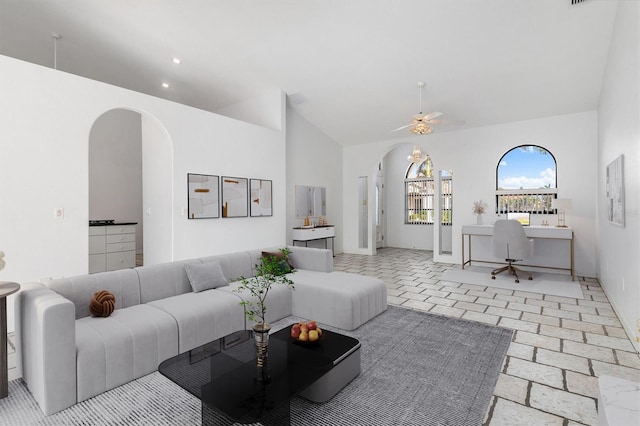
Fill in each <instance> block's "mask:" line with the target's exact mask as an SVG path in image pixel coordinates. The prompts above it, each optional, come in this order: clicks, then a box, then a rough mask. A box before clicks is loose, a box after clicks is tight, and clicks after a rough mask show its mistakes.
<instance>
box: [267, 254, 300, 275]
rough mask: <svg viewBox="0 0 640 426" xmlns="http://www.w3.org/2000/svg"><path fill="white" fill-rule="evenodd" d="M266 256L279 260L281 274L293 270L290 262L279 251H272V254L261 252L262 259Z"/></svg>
mask: <svg viewBox="0 0 640 426" xmlns="http://www.w3.org/2000/svg"><path fill="white" fill-rule="evenodd" d="M267 256H271V257H275V258H277V259H280V263H279V264H278V265H279V266H280V272H281V273H283V274H288V273H289V272H291V271H292V270H293V269H294V267H293V264H292V263H291V260H290V259H289V258H288V257H286V256H285V255H284V254H283V253H282V252H281V251H273V252H272V251H263V252H262V257H267Z"/></svg>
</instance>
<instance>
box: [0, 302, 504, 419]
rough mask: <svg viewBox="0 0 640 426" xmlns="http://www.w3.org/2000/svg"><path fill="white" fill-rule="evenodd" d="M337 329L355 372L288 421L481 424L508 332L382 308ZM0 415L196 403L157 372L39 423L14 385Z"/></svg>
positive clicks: (159, 411)
mask: <svg viewBox="0 0 640 426" xmlns="http://www.w3.org/2000/svg"><path fill="white" fill-rule="evenodd" d="M293 321H297V318H294V317H291V318H288V319H286V320H282V321H280V322H278V323H276V324H274V329H277V328H281V327H284V326H287V325H288V324H289V323H291V322H293ZM343 333H345V334H349V335H352V336H354V337H356V338H358V339H359V340H360V341H361V342H362V373H361V374H360V376H358V377H357V378H356V379H355V380H354V381H353V382H351V383H350V384H349V385H348V386H347V387H346V388H345V389H343V390H342V391H341V392H340V393H338V395H336V396H335V397H334V398H333V399H331V400H330V401H328V402H326V403H323V404H316V403H312V402H309V401H307V400H305V399H302V398H296V399H294V400H293V402H292V404H291V423H292V424H293V425H309V426H311V425H314V426H315V425H332V426H333V425H335V426H341V425H345V426H346V425H350V426H352V425H403V426H404V425H416V426H418V425H420V426H424V425H479V424H482V421H483V418H484V415H485V413H486V411H487V409H488V407H489V403H490V401H491V396H492V394H493V389H494V387H495V384H496V381H497V379H498V375H499V373H500V369H501V366H502V361H503V359H504V356H505V354H506V352H507V349H508V347H509V343H510V342H511V338H512V333H513V331H512V330H510V329H506V328H501V327H494V326H490V325H486V324H481V323H476V322H471V321H466V320H460V319H454V318H449V317H444V316H439V315H433V314H428V313H423V312H418V311H411V310H407V309H403V308H398V307H389V309H388V310H387V311H385V312H384V313H382V314H381V315H379V316H378V317H376V318H374V319H373V320H371V321H369V322H368V323H366V324H364V325H363V326H361V327H360V328H358V329H357V330H355V331H353V332H343ZM0 413H1V414H0V425H35V424H38V425H69V424H76V425H77V424H82V425H106V424H110V425H114V424H127V425H197V424H200V402H199V401H198V400H197V399H195V398H194V397H192V396H191V395H190V394H189V393H187V392H186V391H184V390H182V389H181V388H180V387H179V386H177V385H175V384H174V383H172V382H171V381H170V380H168V379H167V378H165V377H164V376H162V375H161V374H160V373H157V372H156V373H152V374H149V375H147V376H145V377H143V378H141V379H138V380H135V381H133V382H131V383H128V384H126V385H123V386H120V387H118V388H116V389H113V390H111V391H109V392H105V393H103V394H101V395H99V396H97V397H94V398H91V399H90V400H87V401H84V402H82V403H79V404H77V405H75V406H73V407H71V408H69V409H67V410H64V411H61V412H59V413H56V414H54V415H51V416H48V417H44V416H43V415H42V413H41V412H40V409H39V408H38V405H37V403H36V402H35V401H34V399H33V398H32V397H31V394H30V393H29V391H28V390H27V389H26V386H25V384H24V382H23V381H22V380H21V379H18V380H14V381H12V382H10V383H9V396H8V397H7V398H5V399H3V400H0Z"/></svg>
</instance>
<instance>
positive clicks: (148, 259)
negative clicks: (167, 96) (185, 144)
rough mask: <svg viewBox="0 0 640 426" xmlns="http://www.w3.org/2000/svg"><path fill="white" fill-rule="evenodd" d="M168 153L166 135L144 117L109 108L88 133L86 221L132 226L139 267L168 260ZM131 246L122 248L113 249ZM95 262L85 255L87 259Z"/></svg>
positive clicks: (170, 243)
mask: <svg viewBox="0 0 640 426" xmlns="http://www.w3.org/2000/svg"><path fill="white" fill-rule="evenodd" d="M172 152H173V150H172V143H171V140H170V138H169V136H168V133H167V131H166V130H165V129H164V127H163V126H162V125H161V124H160V123H159V122H158V121H157V120H156V119H155V118H154V117H152V116H150V115H148V114H146V113H145V112H138V111H133V110H130V109H124V108H118V109H113V110H110V111H107V112H105V113H104V114H102V115H101V116H100V117H98V118H97V119H96V121H95V122H94V124H93V126H92V128H91V132H90V135H89V219H90V221H91V220H115V221H116V222H125V223H137V225H135V248H134V249H135V257H136V262H135V263H136V265H138V266H140V265H141V264H146V265H149V264H156V263H163V262H167V261H171V260H172V257H173V256H172V252H173V250H172V246H173V226H172V207H171V206H172V200H173V183H172V182H173V180H172V176H173V172H172V164H173V161H172ZM90 230H91V228H90ZM90 235H91V234H90ZM129 237H131V235H127V236H126V237H125V238H124V239H123V241H124V240H127V241H128V240H130V239H131V238H132V237H131V238H129ZM107 238H108V237H107ZM90 241H91V237H90ZM133 246H134V244H132V243H131V242H129V243H127V244H125V243H123V244H121V245H119V246H118V247H116V248H114V250H115V249H117V250H130V249H132V248H133ZM90 250H91V246H90ZM109 250H110V249H109V248H107V249H106V251H109ZM127 253H128V252H127ZM95 257H96V256H94V258H92V257H91V254H90V260H94V261H95ZM98 260H99V257H98ZM90 266H91V263H90ZM127 266H129V265H127ZM113 268H114V266H113V265H111V268H106V269H113ZM90 269H91V268H90Z"/></svg>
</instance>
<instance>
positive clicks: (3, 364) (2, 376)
mask: <svg viewBox="0 0 640 426" xmlns="http://www.w3.org/2000/svg"><path fill="white" fill-rule="evenodd" d="M18 290H20V284H18V283H12V282H6V281H0V399H2V398H6V397H7V395H9V373H8V371H7V367H8V366H7V358H8V355H7V296H9V295H10V294H13V293H15V292H16V291H18Z"/></svg>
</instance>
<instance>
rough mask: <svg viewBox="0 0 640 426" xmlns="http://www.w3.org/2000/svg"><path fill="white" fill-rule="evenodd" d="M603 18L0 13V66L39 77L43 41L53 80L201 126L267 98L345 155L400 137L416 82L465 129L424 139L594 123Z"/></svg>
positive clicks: (309, 11) (357, 3) (73, 9)
mask: <svg viewBox="0 0 640 426" xmlns="http://www.w3.org/2000/svg"><path fill="white" fill-rule="evenodd" d="M617 3H618V2H617V1H615V0H613V1H602V0H586V1H585V2H583V3H579V4H577V5H572V4H571V0H519V1H514V0H483V1H479V0H402V1H385V0H349V1H345V0H323V1H314V0H241V1H239V0H180V1H176V0H136V1H131V0H0V53H1V54H3V55H7V56H12V57H15V58H19V59H23V60H26V61H30V62H34V63H37V64H41V65H45V66H49V67H53V65H54V38H53V37H52V33H56V34H58V35H60V36H61V38H60V39H59V40H57V42H56V53H57V54H56V58H57V60H56V62H57V63H56V66H57V69H58V70H61V71H65V72H69V73H73V74H78V75H81V76H85V77H88V78H92V79H95V80H100V81H104V82H107V83H111V84H114V85H117V86H121V87H125V88H129V89H133V90H136V91H139V92H143V93H147V94H150V95H154V96H158V97H161V98H166V99H170V100H173V101H176V102H181V103H184V104H187V105H191V106H194V107H197V108H201V109H205V110H209V111H216V110H218V109H220V108H224V107H227V106H229V105H233V104H236V103H239V102H243V101H245V100H248V99H251V98H253V97H256V96H258V95H260V94H261V93H262V92H264V91H267V90H271V89H273V88H281V89H282V90H284V91H285V92H286V93H287V94H288V95H290V99H291V100H292V102H290V104H291V105H292V107H293V108H294V109H295V110H296V111H297V112H298V113H299V114H301V115H302V116H303V117H305V118H306V119H307V120H308V121H309V122H311V123H313V124H314V125H315V126H317V127H318V128H320V129H321V130H322V131H323V132H324V133H326V134H327V135H328V136H330V137H331V138H333V139H334V140H336V141H337V142H338V143H340V144H343V145H353V144H361V143H367V142H375V141H380V140H388V139H393V138H401V137H407V136H408V135H409V133H408V132H407V131H406V129H405V130H403V131H398V132H391V130H393V129H395V128H397V127H400V126H402V125H404V124H408V122H409V120H410V118H411V116H412V115H414V114H416V113H418V112H419V111H418V109H419V105H418V95H419V92H418V88H417V82H418V81H424V82H426V86H425V88H424V92H423V108H422V109H423V112H424V113H427V112H431V111H440V112H443V113H444V115H443V116H442V118H445V119H446V118H449V119H455V120H465V122H466V124H464V125H455V126H454V125H443V126H439V127H437V128H436V129H435V131H434V132H442V131H448V130H453V129H460V128H465V127H476V126H486V125H491V124H498V123H504V122H511V121H518V120H526V119H531V118H538V117H545V116H551V115H560V114H567V113H573V112H580V111H587V110H593V109H596V108H597V104H598V97H599V94H600V88H601V84H602V79H603V73H604V69H605V64H606V61H607V54H608V49H609V44H610V39H611V33H612V28H613V22H614V18H615V13H616V9H617ZM173 58H179V59H180V60H181V61H182V63H181V64H179V65H178V64H175V63H173ZM163 82H165V83H168V84H169V87H168V88H163V87H162V83H163ZM422 137H428V136H422Z"/></svg>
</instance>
